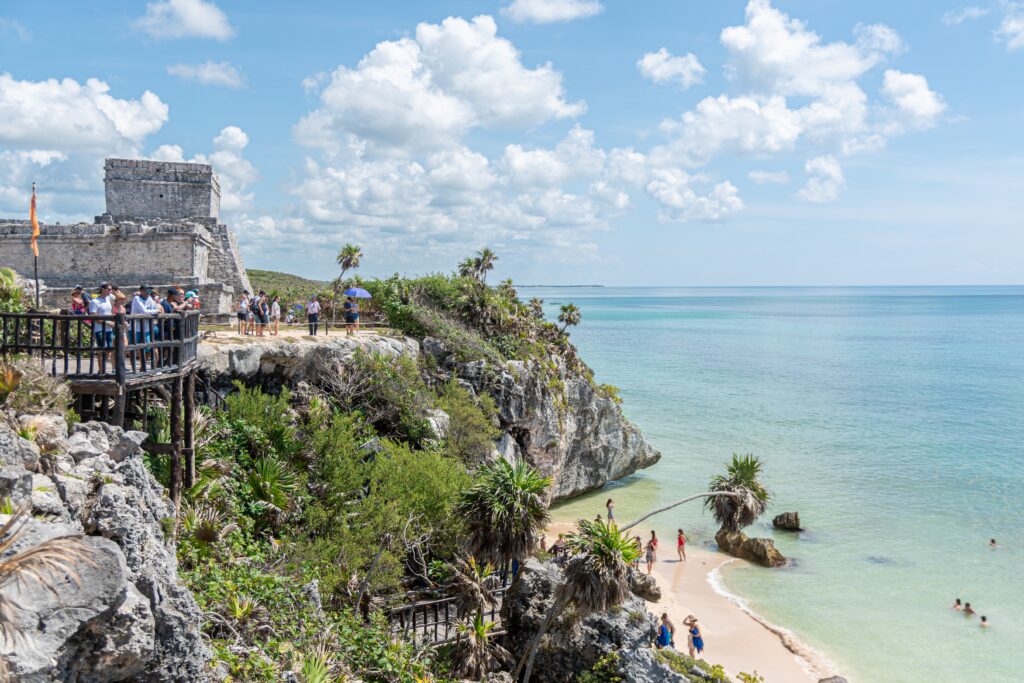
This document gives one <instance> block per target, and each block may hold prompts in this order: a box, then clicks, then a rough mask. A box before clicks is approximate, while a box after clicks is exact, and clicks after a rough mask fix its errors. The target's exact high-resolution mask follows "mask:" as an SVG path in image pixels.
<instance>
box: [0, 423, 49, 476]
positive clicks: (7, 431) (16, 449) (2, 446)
mask: <svg viewBox="0 0 1024 683" xmlns="http://www.w3.org/2000/svg"><path fill="white" fill-rule="evenodd" d="M38 463H39V446H37V445H36V444H34V443H32V442H31V441H29V440H28V439H23V438H21V437H20V436H18V432H16V431H14V430H13V429H11V427H10V425H8V424H7V422H6V421H5V420H0V467H3V466H6V465H14V466H16V467H23V468H25V469H27V470H34V469H35V468H36V465H37V464H38Z"/></svg>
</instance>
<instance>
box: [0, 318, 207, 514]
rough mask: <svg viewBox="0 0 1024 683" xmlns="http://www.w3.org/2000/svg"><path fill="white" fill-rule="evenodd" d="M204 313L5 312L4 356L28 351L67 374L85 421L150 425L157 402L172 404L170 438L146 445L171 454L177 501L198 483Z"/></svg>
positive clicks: (0, 338)
mask: <svg viewBox="0 0 1024 683" xmlns="http://www.w3.org/2000/svg"><path fill="white" fill-rule="evenodd" d="M199 316H200V313H199V311H189V312H186V313H171V314H160V315H125V314H123V313H122V314H119V315H111V316H94V315H69V314H65V313H0V355H3V356H15V355H25V356H28V357H29V358H31V359H33V360H35V361H38V362H39V363H40V364H41V366H42V367H43V369H44V370H46V371H47V372H48V373H49V374H51V375H53V376H54V377H59V378H62V379H65V380H66V381H67V382H68V385H69V386H70V387H71V393H72V395H73V396H74V400H75V410H76V411H77V412H78V414H79V415H80V416H81V417H82V419H83V420H90V419H91V420H102V421H104V422H109V423H110V424H113V425H117V426H119V427H126V428H128V427H132V426H138V427H140V428H142V429H143V430H145V429H147V427H148V425H149V420H150V413H151V411H150V401H151V400H153V401H154V402H155V403H161V404H163V405H165V406H166V408H167V412H168V417H169V420H170V443H149V442H148V441H147V442H146V444H145V445H144V448H145V449H146V450H147V451H149V452H151V453H154V454H159V455H169V456H170V458H171V490H170V494H171V499H172V500H174V502H175V504H177V502H178V500H179V497H180V493H181V489H182V486H183V485H184V486H191V485H192V484H193V483H194V482H195V435H194V416H195V393H196V370H197V366H198V364H197V362H196V357H197V355H198V348H199V336H200V334H199ZM183 461H184V462H183Z"/></svg>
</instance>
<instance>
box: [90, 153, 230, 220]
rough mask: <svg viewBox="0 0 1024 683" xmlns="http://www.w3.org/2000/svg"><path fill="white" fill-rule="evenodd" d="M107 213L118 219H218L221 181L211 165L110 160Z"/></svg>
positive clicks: (108, 161) (106, 176)
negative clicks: (219, 181)
mask: <svg viewBox="0 0 1024 683" xmlns="http://www.w3.org/2000/svg"><path fill="white" fill-rule="evenodd" d="M104 170H105V172H106V175H105V178H104V186H105V189H106V199H107V213H108V214H110V215H111V216H113V217H114V218H128V217H136V218H192V217H195V216H201V217H212V218H216V217H217V216H218V215H219V213H220V184H219V183H218V181H217V176H215V175H214V174H213V168H212V167H211V166H208V165H207V164H188V163H172V162H162V161H141V160H134V159H107V161H106V163H105V164H104Z"/></svg>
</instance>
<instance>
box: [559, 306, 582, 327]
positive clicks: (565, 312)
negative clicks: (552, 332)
mask: <svg viewBox="0 0 1024 683" xmlns="http://www.w3.org/2000/svg"><path fill="white" fill-rule="evenodd" d="M582 319H583V314H582V313H580V309H579V308H578V307H577V306H576V304H565V305H563V306H562V308H561V309H560V310H559V312H558V322H560V323H562V332H563V333H564V332H565V331H566V330H567V329H569V328H570V327H575V326H576V325H579V324H580V320H582Z"/></svg>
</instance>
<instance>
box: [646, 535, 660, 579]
mask: <svg viewBox="0 0 1024 683" xmlns="http://www.w3.org/2000/svg"><path fill="white" fill-rule="evenodd" d="M657 560H658V542H657V541H656V540H655V539H653V538H652V539H651V540H649V541H647V574H648V575H650V573H651V570H652V569H653V568H654V563H655V562H657Z"/></svg>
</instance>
